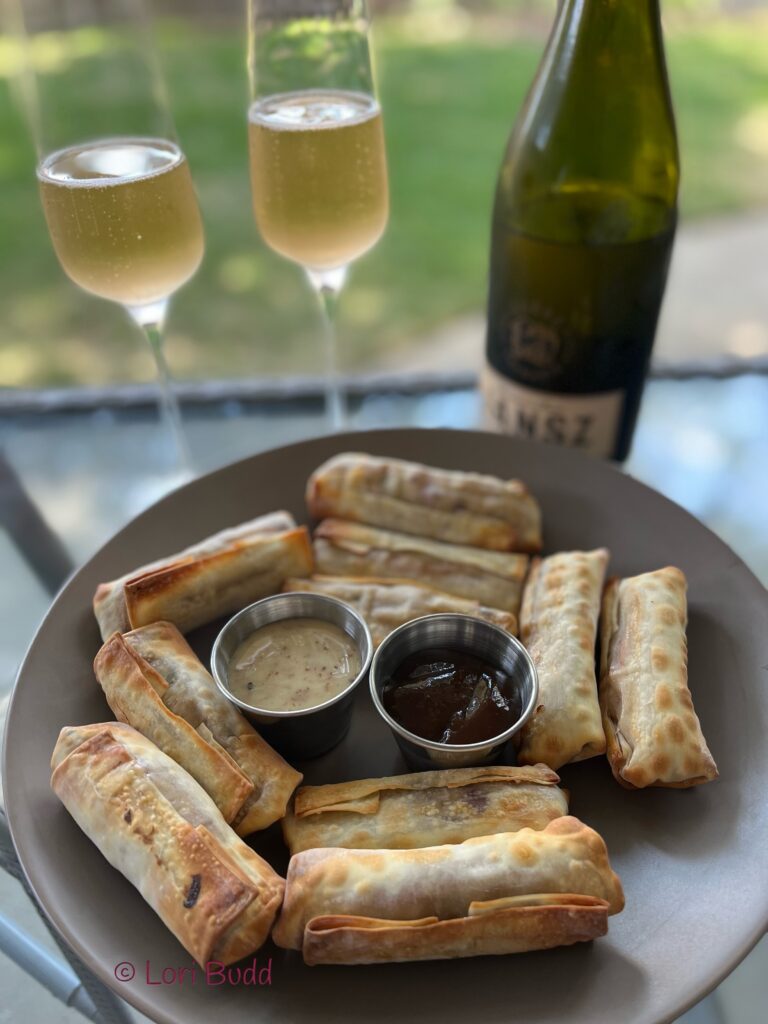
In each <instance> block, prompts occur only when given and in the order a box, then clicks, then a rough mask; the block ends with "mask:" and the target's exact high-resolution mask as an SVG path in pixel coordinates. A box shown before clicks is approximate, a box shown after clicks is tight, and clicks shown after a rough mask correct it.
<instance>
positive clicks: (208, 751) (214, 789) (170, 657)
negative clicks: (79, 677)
mask: <svg viewBox="0 0 768 1024" xmlns="http://www.w3.org/2000/svg"><path fill="white" fill-rule="evenodd" d="M93 667H94V671H95V673H96V678H97V679H98V681H99V683H100V684H101V687H102V689H103V690H104V694H105V696H106V698H107V702H108V703H109V706H110V708H111V709H112V712H113V714H114V715H115V717H116V718H117V719H118V720H119V721H121V722H125V723H127V724H128V725H132V726H133V727H134V728H135V729H138V731H139V732H140V733H142V735H144V736H146V737H147V738H148V739H150V740H151V741H152V742H153V743H155V744H156V745H157V746H158V747H159V748H160V749H161V750H162V751H164V752H165V753H166V754H168V756H169V757H172V758H173V760H174V761H176V762H177V763H178V764H180V765H181V766H182V768H184V769H186V771H188V772H189V774H190V775H191V776H192V777H193V778H194V779H195V780H196V781H197V782H199V783H200V785H201V786H202V787H203V789H204V790H205V791H206V792H207V793H208V795H209V796H210V797H211V798H212V799H213V801H214V803H215V804H216V806H217V807H218V808H219V810H220V811H221V814H222V815H223V817H224V820H225V821H227V822H228V823H229V824H230V825H232V827H233V828H234V829H235V830H236V831H237V833H238V834H239V835H241V836H245V835H248V834H249V833H251V832H254V831H256V830H257V829H262V828H266V827H267V826H268V825H271V824H272V823H273V822H274V821H277V820H278V819H279V818H281V817H282V816H283V815H284V814H285V809H286V805H287V803H288V800H289V799H290V796H291V793H292V792H293V791H294V789H295V788H296V786H297V785H298V784H299V783H300V782H301V779H302V776H301V774H300V773H299V772H297V771H295V770H294V769H293V768H292V767H291V766H290V765H289V764H288V763H287V762H286V761H284V760H283V758H282V757H280V755H279V754H278V753H277V752H276V751H274V750H273V749H272V747H270V746H269V744H268V743H267V742H266V741H265V740H264V739H262V737H261V736H260V735H259V734H258V732H256V730H255V729H254V728H253V726H252V725H251V724H250V722H248V720H247V719H246V718H245V717H244V716H243V715H242V714H241V713H240V711H238V709H237V708H236V707H234V705H233V704H231V703H230V702H229V701H228V700H227V699H226V697H224V696H223V694H222V693H221V692H220V691H219V689H218V687H217V686H216V684H215V682H214V681H213V679H212V677H211V676H210V674H209V673H208V672H207V671H206V669H205V667H204V666H203V665H202V663H201V662H200V661H199V660H198V658H197V656H196V655H195V653H194V651H193V650H192V649H191V647H190V646H189V644H188V643H187V642H186V640H185V639H184V637H183V636H182V635H181V633H180V632H179V631H178V629H177V628H176V627H175V626H174V625H172V623H170V622H153V623H151V624H150V625H148V626H142V627H141V628H139V629H136V630H133V631H131V632H130V633H125V634H124V635H123V634H120V633H114V634H113V635H112V636H111V637H110V638H109V640H107V642H106V643H105V644H104V646H103V647H102V648H101V650H100V651H99V653H98V654H97V656H96V660H95V662H94V666H93Z"/></svg>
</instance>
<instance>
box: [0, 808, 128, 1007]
mask: <svg viewBox="0 0 768 1024" xmlns="http://www.w3.org/2000/svg"><path fill="white" fill-rule="evenodd" d="M0 867H2V868H3V870H4V871H6V872H7V873H8V874H9V875H11V876H12V877H13V878H15V879H16V880H17V881H18V882H19V883H20V884H21V885H22V886H23V888H24V891H25V892H26V893H27V895H28V896H29V898H30V900H31V901H32V904H33V905H34V907H35V909H36V910H37V912H38V914H40V917H41V918H42V920H43V922H44V924H45V926H46V928H48V931H49V932H50V933H51V935H52V936H53V938H54V941H55V942H56V945H57V946H58V947H59V949H60V950H61V952H62V954H63V955H64V957H65V958H66V960H67V962H68V963H69V966H70V968H71V970H69V969H68V968H66V967H65V966H64V965H63V964H61V963H60V962H58V961H56V960H55V959H54V958H53V957H51V955H50V954H49V953H48V952H47V950H45V949H43V948H42V946H39V945H38V944H37V943H36V942H35V941H34V940H33V939H31V938H30V937H29V936H27V935H25V934H24V933H23V932H22V931H21V930H20V929H18V928H17V927H16V926H15V925H14V924H13V923H12V922H10V921H8V919H7V918H4V917H2V916H0V951H2V952H4V953H5V954H6V955H7V956H9V957H10V958H11V959H12V960H13V961H14V962H15V963H17V964H18V965H19V966H20V967H21V968H22V969H23V970H25V971H26V972H27V973H28V974H29V975H31V976H32V977H33V978H35V979H36V980H37V981H39V982H40V984H42V985H44V986H45V987H46V988H47V989H48V991H49V992H51V993H52V994H53V995H54V996H56V998H58V999H60V1000H61V1001H62V1002H63V1003H65V1005H67V1006H72V1007H73V1008H74V1009H76V1010H79V1011H80V1013H82V1014H84V1016H86V1017H87V1018H88V1019H89V1020H92V1021H95V1022H96V1024H134V1018H133V1017H132V1016H131V1013H130V1011H129V1009H128V1007H127V1006H126V1004H125V1003H124V1002H123V1001H122V999H119V998H118V997H117V996H116V995H115V994H114V992H112V991H111V989H109V988H107V986H106V985H104V984H103V983H102V982H101V981H99V979H98V978H97V977H96V975H95V974H93V973H92V972H91V971H90V970H89V968H88V967H86V966H85V964H84V963H83V962H82V960H80V958H79V957H78V956H77V955H76V954H75V953H74V952H73V951H72V950H71V949H70V948H69V946H67V944H66V943H65V942H64V940H63V939H62V938H60V936H59V935H58V933H57V932H56V931H55V929H53V928H52V927H51V925H50V923H49V921H48V919H47V918H46V916H45V914H44V913H43V911H42V909H41V907H40V905H39V904H38V902H37V900H36V899H35V897H34V894H33V893H32V890H31V889H30V887H29V883H28V882H27V879H26V876H25V875H24V871H23V870H22V867H21V864H20V863H19V859H18V857H17V856H16V850H15V849H14V846H13V841H12V839H11V834H10V832H9V830H8V823H7V822H6V820H5V814H3V813H2V811H0Z"/></svg>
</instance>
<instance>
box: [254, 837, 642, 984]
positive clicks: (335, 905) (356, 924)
mask: <svg viewBox="0 0 768 1024" xmlns="http://www.w3.org/2000/svg"><path fill="white" fill-rule="evenodd" d="M623 906H624V896H623V893H622V888H621V883H620V881H619V879H618V877H617V876H616V875H615V874H614V872H613V871H612V870H611V866H610V863H609V861H608V853H607V850H606V848H605V843H604V842H603V840H602V839H601V838H600V836H599V835H598V834H597V833H596V832H595V831H593V830H592V829H591V828H588V827H587V826H586V825H584V824H583V823H582V822H580V821H578V820H577V819H576V818H572V817H562V818H556V819H555V820H554V821H551V822H550V823H549V824H548V825H547V827H546V828H545V829H543V830H541V831H536V830H534V829H522V830H520V831H519V832H502V833H499V834H497V835H491V836H481V837H478V838H475V839H467V840H466V841H465V842H463V843H459V844H456V845H448V846H445V845H443V846H432V847H427V848H425V849H418V850H334V849H315V850H305V851H304V852H303V853H298V854H296V856H294V857H292V858H291V862H290V865H289V868H288V878H287V882H286V890H285V901H284V903H283V908H282V911H281V913H280V917H279V918H278V921H277V924H276V926H275V928H274V931H273V933H272V938H273V939H274V941H275V942H276V943H277V945H278V946H283V947H285V948H287V949H302V950H303V952H304V958H305V960H306V961H307V963H348V964H354V963H375V962H382V961H390V960H395V961H397V960H425V959H436V958H443V957H460V956H477V955H478V954H481V953H511V952H523V951H525V950H531V949H545V948H548V947H550V946H554V945H561V944H564V943H569V942H577V941H583V940H587V939H590V938H594V937H596V936H597V935H602V934H604V932H605V930H606V928H607V922H606V918H607V916H608V915H610V914H617V913H619V911H621V910H622V908H623ZM564 908H567V909H564Z"/></svg>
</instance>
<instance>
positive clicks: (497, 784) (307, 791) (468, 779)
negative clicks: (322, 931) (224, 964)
mask: <svg viewBox="0 0 768 1024" xmlns="http://www.w3.org/2000/svg"><path fill="white" fill-rule="evenodd" d="M559 781H560V779H559V778H558V776H557V775H556V774H555V773H554V772H553V771H551V770H550V769H549V768H547V767H546V766H545V765H536V766H535V767H530V768H529V767H525V768H510V767H507V766H502V765H499V766H496V767H492V768H449V769H446V770H444V771H433V772H432V771H430V772H416V773H414V774H411V775H393V776H390V777H389V778H383V779H361V780H360V781H358V782H341V783H337V784H336V785H330V786H304V787H302V788H301V789H299V790H298V791H297V792H296V796H295V798H294V800H293V806H292V807H291V808H290V809H289V811H288V813H287V814H286V816H285V817H284V818H283V822H282V825H283V835H284V837H285V842H286V844H287V846H288V848H289V850H290V851H291V853H292V854H294V853H300V852H301V851H302V850H310V849H312V848H313V847H318V846H323V847H345V848H347V849H358V850H361V849H365V850H377V849H398V850H410V849H415V848H417V847H422V846H439V845H441V844H445V843H463V842H464V840H465V839H472V838H473V837H474V836H486V835H491V834H493V833H495V832H515V831H517V830H518V829H521V828H535V829H542V828H544V827H545V826H546V825H548V824H549V822H550V821H553V820H554V819H555V818H559V817H562V816H563V815H565V814H567V813H568V799H567V797H566V794H565V793H564V792H563V790H562V789H559V788H558V785H557V784H558V782H559Z"/></svg>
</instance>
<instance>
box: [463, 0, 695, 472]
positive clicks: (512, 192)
mask: <svg viewBox="0 0 768 1024" xmlns="http://www.w3.org/2000/svg"><path fill="white" fill-rule="evenodd" d="M678 180H679V158H678V149H677V136H676V133H675V123H674V116H673V113H672V102H671V99H670V95H669V83H668V80H667V72H666V65H665V61H664V46H663V40H662V33H661V22H660V18H659V3H658V0H561V3H560V6H559V8H558V13H557V16H556V21H555V26H554V29H553V31H552V35H551V37H550V39H549V42H548V44H547V48H546V50H545V53H544V57H543V59H542V62H541V65H540V67H539V70H538V72H537V75H536V78H535V79H534V82H533V85H532V87H531V90H530V92H529V94H528V97H527V98H526V101H525V103H524V105H523V108H522V111H521V113H520V116H519V118H518V121H517V124H516V125H515V128H514V129H513V132H512V136H511V138H510V140H509V144H508V146H507V150H506V154H505V156H504V160H503V163H502V167H501V172H500V175H499V181H498V187H497V191H496V201H495V205H494V212H493V232H492V244H491V270H490V289H489V300H488V336H487V350H486V355H487V361H486V366H485V370H484V374H483V381H482V388H483V394H484V402H485V409H486V416H487V420H488V423H489V425H490V426H492V427H494V428H495V429H500V430H502V431H505V432H508V433H511V434H515V435H518V436H524V437H531V438H535V439H538V440H543V441H551V442H556V443H560V444H566V445H571V446H573V447H577V448H582V449H584V450H587V451H590V452H592V453H593V454H596V455H601V456H609V457H613V458H615V459H619V460H622V459H624V458H625V457H626V455H627V452H628V451H629V446H630V442H631V439H632V431H633V429H634V425H635V420H636V418H637V412H638V408H639V405H640V398H641V394H642V390H643V382H644V379H645V376H646V373H647V370H648V364H649V362H650V355H651V348H652V346H653V339H654V334H655V332H656V322H657V320H658V315H659V310H660V307H661V300H662V297H663V294H664V287H665V284H666V279H667V270H668V268H669V260H670V256H671V253H672V242H673V239H674V234H675V226H676V222H677V189H678Z"/></svg>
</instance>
